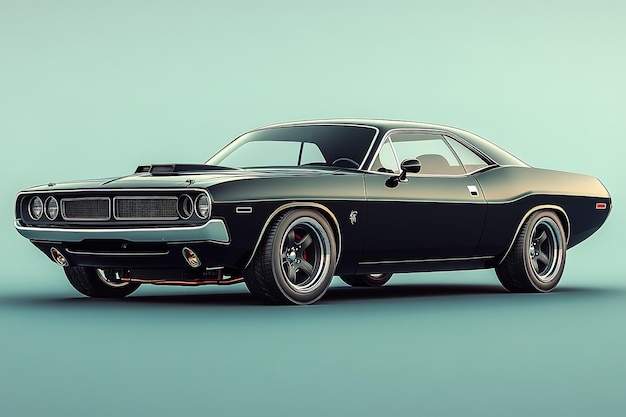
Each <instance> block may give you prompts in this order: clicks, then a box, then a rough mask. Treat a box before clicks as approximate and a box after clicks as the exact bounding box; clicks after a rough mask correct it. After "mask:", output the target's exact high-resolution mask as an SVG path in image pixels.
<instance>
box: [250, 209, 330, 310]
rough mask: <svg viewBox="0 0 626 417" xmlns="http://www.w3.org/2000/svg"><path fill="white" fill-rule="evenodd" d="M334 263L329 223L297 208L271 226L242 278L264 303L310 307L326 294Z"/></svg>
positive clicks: (318, 214) (317, 214) (306, 210)
mask: <svg viewBox="0 0 626 417" xmlns="http://www.w3.org/2000/svg"><path fill="white" fill-rule="evenodd" d="M336 262H337V248H336V244H335V235H334V233H333V230H332V229H331V227H330V225H329V224H328V221H327V220H326V219H325V218H324V216H322V215H321V214H320V213H319V212H317V211H314V210H309V209H296V210H291V211H288V212H286V213H285V214H283V215H281V216H280V217H279V218H278V219H276V220H275V221H274V222H273V223H272V226H271V227H270V228H269V231H268V232H267V234H266V235H265V236H264V238H263V240H262V241H261V244H260V245H259V249H258V252H257V253H256V254H255V256H254V259H253V260H252V262H251V263H250V265H249V266H248V268H246V269H245V270H244V271H243V276H244V281H245V283H246V286H247V287H248V289H249V291H250V293H252V294H253V295H254V296H256V297H257V298H259V299H261V300H262V301H264V302H266V303H272V304H312V303H314V302H316V301H317V300H319V299H320V298H322V296H323V295H324V294H325V293H326V290H327V289H328V286H329V285H330V282H331V281H332V278H333V275H334V272H335V264H336Z"/></svg>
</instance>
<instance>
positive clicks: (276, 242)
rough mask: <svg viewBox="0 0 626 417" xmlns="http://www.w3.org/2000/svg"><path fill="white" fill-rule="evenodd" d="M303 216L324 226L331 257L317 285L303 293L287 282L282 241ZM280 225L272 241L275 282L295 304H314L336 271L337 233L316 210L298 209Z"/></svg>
mask: <svg viewBox="0 0 626 417" xmlns="http://www.w3.org/2000/svg"><path fill="white" fill-rule="evenodd" d="M303 217H310V218H312V219H314V220H315V221H316V222H317V223H319V225H320V226H321V227H322V229H323V232H324V233H325V234H326V236H327V238H328V241H329V247H330V249H329V250H330V254H329V255H330V257H329V258H330V259H329V268H328V270H327V272H326V274H325V275H324V276H323V277H321V278H320V280H319V283H318V285H317V287H315V288H314V289H312V290H311V291H309V292H306V293H301V292H298V291H295V290H294V289H293V288H292V287H291V286H290V285H289V284H288V282H287V277H286V276H285V274H284V272H283V269H282V264H281V262H282V258H281V257H282V247H281V246H282V242H283V238H284V236H285V234H286V233H287V232H288V231H289V229H290V228H291V227H292V225H293V224H294V223H295V222H296V221H298V220H299V219H301V218H303ZM278 222H279V223H278V227H277V228H276V231H275V233H274V235H273V238H272V240H271V241H270V242H268V243H269V244H270V245H271V250H272V262H271V265H272V268H271V269H272V275H273V278H274V283H275V284H276V286H277V287H278V289H279V290H280V292H281V293H282V295H283V296H284V297H285V298H286V299H287V300H289V301H291V302H292V303H294V304H312V303H314V302H315V301H317V300H319V299H320V298H321V297H322V296H323V295H324V294H325V293H326V290H327V289H328V287H329V286H330V283H331V281H332V278H333V275H334V273H335V266H336V265H335V264H336V262H337V248H336V243H335V235H334V233H333V230H332V228H331V227H330V225H329V223H328V221H327V220H326V218H325V217H324V216H322V215H321V214H320V213H318V212H317V211H314V210H307V209H296V210H292V211H290V212H288V213H287V214H285V215H284V216H283V217H282V218H281V219H280V220H279V221H278Z"/></svg>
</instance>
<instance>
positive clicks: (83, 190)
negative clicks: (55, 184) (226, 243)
mask: <svg viewBox="0 0 626 417" xmlns="http://www.w3.org/2000/svg"><path fill="white" fill-rule="evenodd" d="M190 190H191V191H197V192H204V193H207V194H208V192H207V190H206V189H205V188H198V187H195V188H181V187H176V188H156V187H155V188H80V189H71V188H68V189H63V188H60V189H56V190H45V191H44V190H25V191H20V192H19V193H17V197H19V196H21V195H24V194H43V195H49V194H57V193H68V194H72V193H76V194H79V193H103V194H110V193H115V192H123V193H135V192H144V191H150V192H189V191H190ZM82 198H89V197H82Z"/></svg>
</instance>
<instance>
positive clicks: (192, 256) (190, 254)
mask: <svg viewBox="0 0 626 417" xmlns="http://www.w3.org/2000/svg"><path fill="white" fill-rule="evenodd" d="M183 258H185V260H186V261H187V263H188V264H189V266H190V267H192V268H198V267H199V266H200V265H202V262H200V258H198V255H196V253H195V252H194V251H192V250H191V249H189V248H187V247H185V248H183Z"/></svg>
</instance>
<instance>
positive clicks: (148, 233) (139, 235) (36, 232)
mask: <svg viewBox="0 0 626 417" xmlns="http://www.w3.org/2000/svg"><path fill="white" fill-rule="evenodd" d="M15 228H16V229H17V231H18V232H19V234H21V235H22V236H24V237H25V238H27V239H29V240H35V241H41V242H82V241H83V240H86V239H119V240H128V241H131V242H166V243H183V242H213V243H218V244H222V245H227V244H229V243H230V235H229V234H228V229H227V228H226V224H225V223H224V221H222V220H219V219H214V220H210V221H209V222H207V223H206V224H204V225H202V226H196V227H160V228H135V229H130V228H129V229H106V228H98V229H60V228H52V227H29V226H23V225H21V224H20V223H19V221H17V220H16V221H15Z"/></svg>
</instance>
